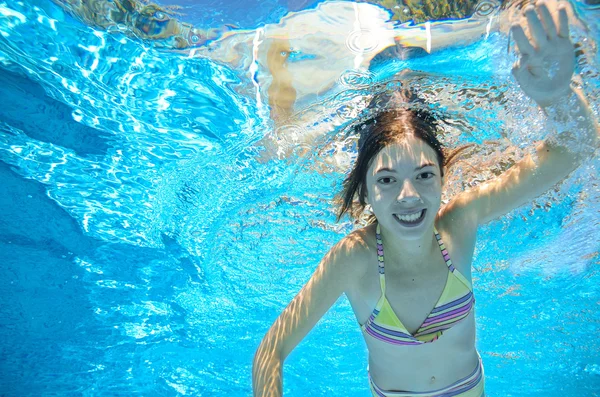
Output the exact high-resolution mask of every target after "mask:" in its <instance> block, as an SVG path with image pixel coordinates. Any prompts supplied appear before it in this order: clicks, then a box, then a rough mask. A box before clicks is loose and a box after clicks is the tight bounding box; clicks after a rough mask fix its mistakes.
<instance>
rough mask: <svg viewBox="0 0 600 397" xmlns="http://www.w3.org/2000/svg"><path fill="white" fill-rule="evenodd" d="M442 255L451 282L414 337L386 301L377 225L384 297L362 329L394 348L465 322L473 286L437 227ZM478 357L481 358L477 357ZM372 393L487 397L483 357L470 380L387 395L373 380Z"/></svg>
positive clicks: (394, 396) (423, 340) (434, 336)
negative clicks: (435, 387)
mask: <svg viewBox="0 0 600 397" xmlns="http://www.w3.org/2000/svg"><path fill="white" fill-rule="evenodd" d="M433 230H434V232H435V238H436V239H437V242H438V245H439V246H440V251H441V253H442V256H443V257H444V260H445V261H446V265H447V266H448V278H447V280H446V285H445V286H444V289H443V291H442V294H441V296H440V298H439V299H438V302H437V303H436V304H435V307H434V308H433V310H432V311H431V313H429V315H428V316H427V318H426V319H425V321H423V324H421V326H420V327H419V329H418V330H417V331H416V332H415V334H414V335H411V333H410V332H409V331H408V330H407V329H406V327H405V326H404V325H403V324H402V322H401V321H400V319H398V316H396V314H395V313H394V310H393V309H392V307H391V306H390V303H389V302H388V300H387V298H386V297H385V266H384V258H383V241H382V240H381V229H380V227H379V224H378V225H377V231H376V233H377V234H376V238H377V260H378V262H379V281H380V284H381V297H380V298H379V301H378V302H377V305H376V306H375V309H374V310H373V313H371V316H370V317H369V318H368V320H367V321H366V322H365V324H363V325H362V326H361V328H362V330H363V331H364V332H366V333H367V334H369V335H371V336H372V337H374V338H376V339H378V340H381V341H383V342H387V343H391V344H394V345H420V344H423V343H430V342H433V341H435V340H436V339H438V338H439V337H440V336H441V335H442V334H443V332H444V331H445V330H447V329H449V328H451V327H452V326H453V325H455V324H457V323H458V322H460V321H462V320H464V319H465V318H466V317H467V316H468V315H469V313H470V312H471V310H472V309H473V307H474V305H475V297H474V295H473V289H472V287H471V283H469V281H468V280H467V279H466V278H465V277H464V276H463V275H462V274H461V273H460V272H459V271H458V270H457V269H456V268H455V267H454V265H453V264H452V260H451V259H450V255H449V254H448V250H447V249H446V247H445V245H444V242H443V241H442V238H441V237H440V234H439V233H438V231H437V229H436V228H435V227H434V229H433ZM478 355H479V354H478ZM369 382H370V384H371V392H372V393H373V396H374V397H410V396H416V397H451V396H452V397H484V396H485V391H484V383H485V380H484V373H483V364H482V362H481V357H479V363H478V364H477V368H475V370H474V371H473V372H472V373H471V374H470V375H468V376H467V377H465V378H463V379H460V380H458V381H456V382H454V383H453V384H451V385H450V386H447V387H445V388H443V389H438V390H434V391H428V392H409V391H386V390H383V389H381V388H379V387H378V386H377V385H376V384H375V383H374V382H373V380H372V379H371V375H370V374H369Z"/></svg>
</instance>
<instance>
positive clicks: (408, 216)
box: [395, 210, 424, 222]
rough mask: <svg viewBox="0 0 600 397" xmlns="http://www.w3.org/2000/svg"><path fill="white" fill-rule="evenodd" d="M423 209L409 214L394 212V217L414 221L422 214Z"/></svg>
mask: <svg viewBox="0 0 600 397" xmlns="http://www.w3.org/2000/svg"><path fill="white" fill-rule="evenodd" d="M423 211H424V210H421V211H420V212H417V213H416V214H411V215H398V214H395V215H396V218H398V219H400V220H401V221H404V222H414V221H416V220H417V219H419V218H420V217H421V216H422V215H423Z"/></svg>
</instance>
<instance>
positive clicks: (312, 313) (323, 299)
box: [252, 232, 367, 397]
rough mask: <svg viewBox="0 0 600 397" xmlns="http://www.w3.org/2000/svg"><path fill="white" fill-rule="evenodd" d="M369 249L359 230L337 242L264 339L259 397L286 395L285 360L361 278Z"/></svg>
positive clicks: (256, 370)
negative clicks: (284, 392)
mask: <svg viewBox="0 0 600 397" xmlns="http://www.w3.org/2000/svg"><path fill="white" fill-rule="evenodd" d="M366 252H367V251H366V249H365V246H364V243H363V242H362V239H361V238H360V237H358V234H357V232H355V233H352V234H350V235H349V236H347V237H345V238H344V239H342V240H341V241H340V242H339V243H338V244H337V245H335V246H334V247H333V248H332V249H331V250H330V251H329V253H327V255H325V257H324V258H323V260H322V261H321V263H320V264H319V266H318V267H317V269H316V270H315V272H314V274H313V275H312V277H311V278H310V280H309V281H308V283H307V284H306V285H305V286H304V287H303V288H302V290H301V291H300V292H299V293H298V295H296V297H295V298H294V299H293V300H292V302H291V303H290V304H289V305H288V306H287V307H286V308H285V310H284V311H283V312H282V313H281V315H279V317H278V318H277V320H275V323H273V325H272V326H271V328H270V329H269V331H268V332H267V334H266V336H265V337H264V339H263V340H262V342H261V344H260V346H259V347H258V350H257V351H256V355H255V357H254V362H253V366H252V388H253V390H254V396H255V397H280V396H282V395H283V362H284V361H285V358H286V357H287V356H288V355H289V354H290V352H291V351H292V350H293V349H294V348H295V347H296V346H297V345H298V344H299V343H300V341H302V339H303V338H304V337H305V336H306V335H307V334H308V332H309V331H310V330H311V329H312V328H313V327H314V326H315V324H316V323H317V321H319V319H320V318H321V317H322V316H323V315H324V314H325V312H327V310H328V309H329V308H330V307H331V306H332V305H333V304H334V303H335V301H336V300H337V299H338V298H339V296H340V295H341V294H342V293H344V291H346V290H347V288H348V287H349V286H351V285H352V284H353V283H355V282H356V281H357V280H358V279H359V278H360V277H361V275H362V274H361V270H360V269H364V264H365V263H367V261H366V259H365V256H366Z"/></svg>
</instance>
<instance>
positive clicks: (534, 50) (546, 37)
mask: <svg viewBox="0 0 600 397" xmlns="http://www.w3.org/2000/svg"><path fill="white" fill-rule="evenodd" d="M525 17H526V18H527V24H528V25H529V33H530V36H531V38H530V39H529V38H528V37H527V36H526V35H525V32H524V30H523V27H522V26H521V25H520V24H515V25H513V26H512V28H511V33H512V36H513V37H514V40H515V43H516V44H517V47H518V49H519V52H520V55H521V56H520V58H519V60H518V61H517V62H516V64H515V66H514V67H513V70H512V72H513V75H514V76H515V78H516V79H517V81H518V83H519V85H520V86H521V89H522V90H523V92H524V93H525V94H526V95H527V96H529V97H530V98H531V99H533V100H534V101H536V102H537V104H538V105H540V106H541V107H546V106H549V105H551V104H553V103H555V102H556V101H558V100H560V99H561V98H562V97H564V96H567V95H569V94H570V84H571V76H572V75H573V71H574V70H575V51H574V48H573V44H572V43H571V40H570V39H569V19H568V16H567V10H566V8H565V5H564V4H561V5H559V6H558V26H557V25H556V24H555V22H554V20H553V19H552V15H551V13H550V11H549V10H548V6H547V5H546V3H543V2H538V3H537V4H536V6H535V7H533V6H528V7H527V8H526V9H525Z"/></svg>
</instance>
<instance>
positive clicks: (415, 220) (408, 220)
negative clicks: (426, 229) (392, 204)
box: [394, 209, 427, 227]
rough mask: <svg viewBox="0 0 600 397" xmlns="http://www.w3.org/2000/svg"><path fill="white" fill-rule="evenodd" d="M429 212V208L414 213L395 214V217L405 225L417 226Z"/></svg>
mask: <svg viewBox="0 0 600 397" xmlns="http://www.w3.org/2000/svg"><path fill="white" fill-rule="evenodd" d="M426 213H427V209H422V210H421V211H419V212H414V213H412V214H394V218H396V221H398V223H400V224H401V225H402V226H405V227H415V226H418V225H420V224H421V222H423V219H425V214H426Z"/></svg>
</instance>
